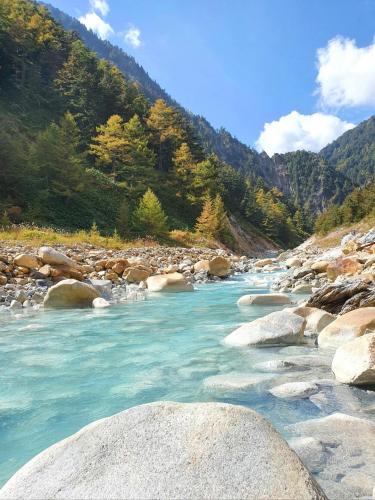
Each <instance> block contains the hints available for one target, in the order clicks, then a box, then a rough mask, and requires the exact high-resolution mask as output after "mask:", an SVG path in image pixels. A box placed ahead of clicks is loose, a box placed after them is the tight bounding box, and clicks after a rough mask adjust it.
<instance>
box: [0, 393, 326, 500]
mask: <svg viewBox="0 0 375 500" xmlns="http://www.w3.org/2000/svg"><path fill="white" fill-rule="evenodd" d="M0 498H4V499H5V498H6V499H11V498H32V499H36V498H38V499H50V498H64V499H77V498H85V499H94V498H95V499H103V498H106V499H118V498H127V499H139V498H142V499H154V498H188V499H193V498H194V499H195V498H206V499H209V498H216V499H225V498H233V499H234V498H237V499H243V498H253V499H258V498H277V499H298V500H299V499H302V498H303V499H306V500H307V499H316V500H318V499H325V498H326V497H325V495H324V493H323V492H322V491H321V489H320V487H319V486H318V485H317V483H316V482H315V480H314V479H313V478H312V476H311V475H310V473H309V472H308V470H307V469H306V468H305V467H304V465H303V464H302V462H301V461H300V459H299V458H298V457H297V455H296V454H295V453H294V452H293V451H292V450H291V449H290V448H289V446H288V445H287V443H286V442H285V441H284V440H283V439H282V438H281V436H280V435H279V434H278V433H277V432H276V431H275V430H274V428H273V427H272V426H271V425H270V424H269V423H268V422H267V421H266V420H265V419H264V418H263V417H261V416H260V415H258V414H257V413H256V412H254V411H252V410H249V409H247V408H244V407H241V406H233V405H228V404H219V403H196V404H182V403H170V402H157V403H151V404H146V405H142V406H136V407H134V408H131V409H129V410H126V411H124V412H122V413H118V414H117V415H114V416H112V417H109V418H105V419H102V420H98V421H96V422H94V423H92V424H90V425H88V426H86V427H84V428H83V429H81V430H80V431H79V432H77V433H76V434H74V435H72V436H70V437H68V438H67V439H64V440H63V441H60V442H59V443H57V444H55V445H53V446H51V447H50V448H48V449H47V450H45V451H43V452H42V453H40V454H39V455H37V456H36V457H35V458H33V459H32V460H31V461H30V462H29V463H27V464H26V465H25V466H23V467H22V468H21V469H20V470H19V471H18V472H17V473H16V474H15V475H14V476H13V477H12V478H11V479H10V480H9V481H8V482H7V484H6V485H5V486H4V487H3V488H2V490H1V491H0Z"/></svg>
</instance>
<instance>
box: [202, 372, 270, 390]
mask: <svg viewBox="0 0 375 500" xmlns="http://www.w3.org/2000/svg"><path fill="white" fill-rule="evenodd" d="M273 378H274V375H266V374H251V373H224V374H222V375H213V376H212V377H208V378H206V379H205V380H204V381H203V388H204V389H205V390H206V391H209V392H215V393H223V394H226V395H228V394H229V393H230V394H236V393H241V392H246V391H249V390H251V389H254V388H256V387H259V386H260V385H262V384H264V383H265V382H269V381H270V380H272V379H273Z"/></svg>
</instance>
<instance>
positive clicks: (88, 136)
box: [0, 0, 309, 251]
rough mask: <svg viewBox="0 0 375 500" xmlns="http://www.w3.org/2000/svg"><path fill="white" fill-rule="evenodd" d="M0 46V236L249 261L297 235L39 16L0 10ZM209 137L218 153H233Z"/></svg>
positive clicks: (262, 197)
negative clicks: (2, 229) (149, 240)
mask: <svg viewBox="0 0 375 500" xmlns="http://www.w3.org/2000/svg"><path fill="white" fill-rule="evenodd" d="M89 35H90V34H89ZM0 39H1V44H0V214H4V215H2V216H1V217H0V226H3V225H4V224H6V223H7V218H9V217H10V218H11V219H12V220H13V221H16V222H24V223H36V224H38V225H42V226H45V225H50V226H53V227H55V228H63V229H69V230H77V229H78V230H79V229H86V230H87V229H90V228H92V230H93V231H97V230H98V229H99V231H101V232H102V233H103V234H113V232H114V231H116V232H117V233H116V234H117V235H120V236H121V237H122V238H126V239H131V238H136V237H146V236H151V237H154V238H158V239H159V240H160V241H165V238H169V237H170V233H169V232H168V230H172V231H174V230H175V231H177V233H178V234H180V236H181V234H184V233H187V232H188V233H189V234H190V238H191V239H193V241H195V240H194V238H199V237H200V236H199V234H203V235H204V236H205V237H206V238H209V239H216V240H219V241H221V242H222V243H224V244H226V245H231V246H232V248H235V247H236V245H237V248H239V247H238V243H239V241H240V240H241V241H242V242H243V244H242V248H244V244H246V246H247V248H248V249H249V251H250V249H251V248H252V251H255V245H254V241H255V240H256V241H258V242H260V241H261V243H260V244H261V245H263V247H264V248H265V247H268V248H269V247H270V245H271V247H274V244H273V242H274V243H276V244H277V245H283V246H288V245H294V244H296V243H297V242H298V241H300V240H301V239H302V238H303V237H304V236H305V235H306V231H307V230H308V229H309V226H308V223H307V221H308V217H307V216H306V217H305V215H306V214H305V212H304V209H303V207H296V206H294V205H293V203H292V202H290V201H289V200H288V199H287V198H286V197H285V196H284V195H283V193H282V192H281V191H280V190H278V189H276V187H275V186H272V187H271V185H270V184H267V183H266V182H264V181H262V179H261V178H260V177H259V176H256V175H251V174H252V173H253V172H251V171H250V167H249V169H248V170H247V168H246V165H244V166H243V168H242V169H239V168H238V169H237V170H236V169H234V168H233V167H232V166H231V165H230V164H228V163H226V162H224V161H223V160H222V159H220V158H219V157H218V156H217V155H214V154H210V149H207V147H206V145H205V141H206V142H207V141H208V140H211V139H212V137H211V139H209V138H208V136H204V135H203V133H200V134H199V130H198V129H197V128H194V127H193V122H192V120H190V119H189V116H191V115H189V114H188V113H187V112H184V111H183V110H182V109H181V108H180V107H178V106H174V107H172V106H169V104H168V102H166V101H165V100H163V99H156V100H152V99H150V98H147V96H146V95H145V94H144V92H143V87H142V86H141V85H140V84H136V83H134V80H131V79H129V78H128V77H127V76H126V75H125V74H124V73H123V72H122V71H120V70H119V69H118V67H117V66H115V65H113V64H112V63H111V62H109V61H108V60H106V59H100V58H99V57H98V56H97V54H95V53H94V52H93V51H90V50H89V49H88V48H87V47H86V46H85V44H84V43H83V42H82V40H81V39H80V38H79V37H78V35H77V34H76V33H74V32H72V31H66V30H65V29H64V28H63V27H62V25H61V24H59V23H57V22H56V21H55V20H54V19H53V18H52V17H51V15H50V13H49V11H48V10H47V9H45V8H44V7H43V6H41V5H39V4H37V3H35V2H33V1H30V0H1V2H0ZM100 43H101V42H100ZM106 46H107V48H109V49H111V46H110V45H109V44H107V45H106ZM111 50H112V49H111ZM128 62H129V64H130V63H131V66H132V67H133V70H134V68H136V70H137V71H138V72H140V74H141V76H142V74H143V73H142V71H141V69H140V68H139V67H138V66H137V65H136V63H135V62H134V61H132V60H130V61H128ZM134 71H135V70H134ZM143 76H144V74H143ZM146 83H147V82H146ZM148 88H149V92H151V91H152V89H155V84H154V86H153V87H152V85H151V83H150V85H149V87H148ZM150 89H151V90H150ZM148 95H150V94H148ZM164 97H165V95H164ZM169 102H170V101H169ZM199 121H200V124H201V127H202V129H204V130H206V131H207V130H209V129H210V126H209V124H207V122H205V120H203V119H200V120H199ZM212 130H213V129H212ZM198 135H199V137H198ZM208 135H209V134H208ZM205 137H206V139H205ZM213 137H214V138H215V140H217V141H218V145H219V146H220V147H221V148H222V151H223V152H228V151H229V150H230V149H231V147H232V146H231V145H235V146H236V147H237V148H239V149H241V148H243V147H245V146H243V145H241V143H239V142H238V141H235V140H234V139H233V138H231V136H230V135H229V134H228V133H226V132H225V131H219V132H214V134H213ZM228 145H229V146H228ZM249 151H250V150H249ZM253 156H254V158H255V160H257V161H258V160H259V161H265V162H266V163H267V162H268V159H267V158H268V157H266V156H265V155H258V154H257V153H255V152H254V154H253ZM246 172H248V173H246ZM298 208H299V209H298ZM197 223H199V224H198V225H197ZM196 227H198V228H199V234H197V232H196V231H195V228H196ZM246 235H247V236H246ZM163 238H164V240H163ZM190 241H191V240H190ZM265 242H266V243H265Z"/></svg>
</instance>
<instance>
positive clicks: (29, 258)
mask: <svg viewBox="0 0 375 500" xmlns="http://www.w3.org/2000/svg"><path fill="white" fill-rule="evenodd" d="M13 263H14V265H16V266H21V267H27V268H29V269H37V268H38V267H40V263H39V259H38V257H37V256H36V255H27V254H25V253H21V254H19V255H17V256H16V257H15V258H14V261H13Z"/></svg>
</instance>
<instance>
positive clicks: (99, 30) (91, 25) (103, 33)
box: [79, 12, 114, 40]
mask: <svg viewBox="0 0 375 500" xmlns="http://www.w3.org/2000/svg"><path fill="white" fill-rule="evenodd" d="M79 21H80V22H81V23H82V24H84V25H85V26H86V28H87V29H89V30H92V31H94V33H96V34H97V35H98V36H99V37H100V38H101V39H102V40H105V39H107V38H108V37H109V36H110V35H112V34H113V33H114V31H113V29H112V26H111V25H110V24H108V23H106V22H105V21H104V20H103V19H102V18H101V17H100V16H98V14H97V13H96V12H88V13H87V14H85V15H84V16H81V17H80V18H79Z"/></svg>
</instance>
